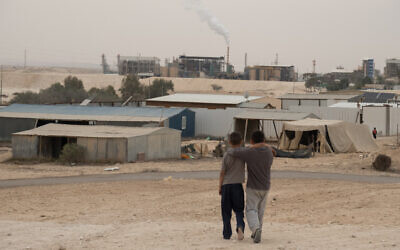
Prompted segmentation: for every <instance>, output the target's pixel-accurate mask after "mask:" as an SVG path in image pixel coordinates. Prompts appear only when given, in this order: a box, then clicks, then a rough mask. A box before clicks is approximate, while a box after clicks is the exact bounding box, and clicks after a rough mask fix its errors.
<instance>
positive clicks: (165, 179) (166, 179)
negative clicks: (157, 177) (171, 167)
mask: <svg viewBox="0 0 400 250" xmlns="http://www.w3.org/2000/svg"><path fill="white" fill-rule="evenodd" d="M171 180H172V176H168V177H165V178H164V179H163V181H171Z"/></svg>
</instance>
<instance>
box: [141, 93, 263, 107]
mask: <svg viewBox="0 0 400 250" xmlns="http://www.w3.org/2000/svg"><path fill="white" fill-rule="evenodd" d="M260 98H261V96H249V97H247V98H246V97H244V96H241V95H213V94H186V93H178V94H174V95H166V96H161V97H156V98H152V99H147V100H146V105H148V106H160V107H187V108H208V109H225V108H232V107H240V105H241V104H243V103H246V102H250V101H253V100H256V99H260Z"/></svg>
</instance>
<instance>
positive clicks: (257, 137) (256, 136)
mask: <svg viewBox="0 0 400 250" xmlns="http://www.w3.org/2000/svg"><path fill="white" fill-rule="evenodd" d="M251 140H252V141H253V142H254V143H260V142H265V136H264V133H263V132H262V131H259V130H258V131H254V132H253V134H252V135H251Z"/></svg>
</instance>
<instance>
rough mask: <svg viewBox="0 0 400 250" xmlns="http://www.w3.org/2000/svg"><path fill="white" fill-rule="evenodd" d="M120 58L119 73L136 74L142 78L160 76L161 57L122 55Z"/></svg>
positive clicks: (118, 58)
mask: <svg viewBox="0 0 400 250" xmlns="http://www.w3.org/2000/svg"><path fill="white" fill-rule="evenodd" d="M117 60H118V74H120V75H127V74H135V75H137V76H138V77H140V78H145V77H152V76H160V75H161V69H160V59H158V58H157V57H143V56H120V55H118V57H117Z"/></svg>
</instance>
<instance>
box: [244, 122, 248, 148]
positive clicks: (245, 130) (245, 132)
mask: <svg viewBox="0 0 400 250" xmlns="http://www.w3.org/2000/svg"><path fill="white" fill-rule="evenodd" d="M248 124H249V119H246V125H245V126H244V137H243V142H244V145H246V136H247V125H248Z"/></svg>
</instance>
